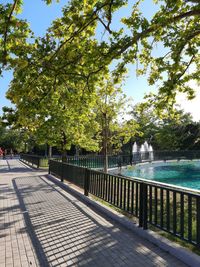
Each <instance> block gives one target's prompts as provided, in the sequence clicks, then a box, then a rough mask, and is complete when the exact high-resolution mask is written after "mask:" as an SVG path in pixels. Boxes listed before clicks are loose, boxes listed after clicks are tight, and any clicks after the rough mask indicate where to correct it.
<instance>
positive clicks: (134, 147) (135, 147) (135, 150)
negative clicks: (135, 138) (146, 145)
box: [132, 142, 138, 153]
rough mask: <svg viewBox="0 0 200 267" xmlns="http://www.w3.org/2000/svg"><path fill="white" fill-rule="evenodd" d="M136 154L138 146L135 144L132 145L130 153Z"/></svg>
mask: <svg viewBox="0 0 200 267" xmlns="http://www.w3.org/2000/svg"><path fill="white" fill-rule="evenodd" d="M136 152H138V145H137V143H136V142H135V143H134V144H133V148H132V153H136Z"/></svg>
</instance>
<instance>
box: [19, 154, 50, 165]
mask: <svg viewBox="0 0 200 267" xmlns="http://www.w3.org/2000/svg"><path fill="white" fill-rule="evenodd" d="M20 160H21V161H22V162H25V163H28V164H31V165H32V166H35V167H36V168H40V167H48V164H49V163H48V158H44V157H41V156H36V155H29V154H20Z"/></svg>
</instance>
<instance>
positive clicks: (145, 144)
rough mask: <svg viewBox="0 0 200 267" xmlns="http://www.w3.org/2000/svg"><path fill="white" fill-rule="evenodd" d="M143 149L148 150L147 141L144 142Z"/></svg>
mask: <svg viewBox="0 0 200 267" xmlns="http://www.w3.org/2000/svg"><path fill="white" fill-rule="evenodd" d="M144 151H145V152H148V151H149V145H148V143H147V141H145V142H144Z"/></svg>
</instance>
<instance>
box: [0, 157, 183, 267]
mask: <svg viewBox="0 0 200 267" xmlns="http://www.w3.org/2000/svg"><path fill="white" fill-rule="evenodd" d="M8 163H9V168H8V170H7V171H6V167H5V166H4V167H2V168H1V165H2V162H0V190H1V191H0V229H1V230H0V267H4V266H6V267H7V266H9V267H10V266H14V267H15V266H16V267H19V266H20V267H22V266H23V267H28V266H31V267H32V266H41V267H46V266H90V267H108V266H110V267H111V266H113V267H118V266H124V267H125V266H133V267H137V266H138V267H139V266H145V267H146V266H147V267H150V266H156V267H157V266H169V267H173V266H177V267H178V266H186V265H184V264H183V263H182V262H180V261H179V260H177V259H176V258H175V257H173V256H171V255H169V254H168V253H166V252H164V251H162V250H161V249H159V248H158V247H156V246H154V245H153V244H151V243H149V242H148V241H146V240H143V239H141V238H140V237H138V236H137V235H135V234H134V233H132V232H130V231H128V230H126V229H124V228H122V227H119V225H117V224H115V223H113V222H111V221H108V220H106V219H105V218H103V217H102V216H100V215H98V214H97V213H95V212H94V211H92V210H91V209H90V208H89V207H87V206H86V205H85V204H83V203H82V202H80V201H79V200H78V199H76V198H74V197H73V196H72V195H70V194H69V193H67V192H65V191H63V190H62V189H60V188H59V187H58V186H56V185H55V184H53V183H51V182H50V181H48V180H47V179H46V178H45V177H44V176H42V174H43V173H38V172H36V171H31V170H30V169H26V168H25V167H24V166H23V165H21V164H20V163H19V162H17V161H14V160H13V161H11V160H10V161H9V162H8Z"/></svg>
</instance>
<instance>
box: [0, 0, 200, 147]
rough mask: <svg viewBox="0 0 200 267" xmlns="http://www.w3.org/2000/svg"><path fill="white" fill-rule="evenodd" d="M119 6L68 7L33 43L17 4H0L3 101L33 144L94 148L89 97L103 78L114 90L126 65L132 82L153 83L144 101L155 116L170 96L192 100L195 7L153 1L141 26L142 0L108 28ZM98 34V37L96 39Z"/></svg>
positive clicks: (107, 2)
mask: <svg viewBox="0 0 200 267" xmlns="http://www.w3.org/2000/svg"><path fill="white" fill-rule="evenodd" d="M45 2H46V3H47V4H51V2H52V1H50V0H46V1H45ZM127 3H128V1H127V0H114V1H113V0H101V1H99V0H98V1H97V0H95V1H94V0H93V1H91V0H85V1H79V0H71V1H69V2H68V3H67V4H66V6H65V7H64V8H63V15H62V17H61V18H58V19H56V20H54V21H53V22H52V25H51V27H50V28H49V29H48V30H47V32H46V34H45V35H44V36H41V37H35V36H34V33H32V32H31V30H30V28H29V25H28V22H27V21H25V20H22V19H19V18H18V13H19V12H23V11H22V9H23V1H21V0H14V1H13V3H10V2H9V3H7V4H1V5H0V14H1V16H0V29H1V30H0V44H1V45H0V70H1V71H2V70H3V69H10V68H12V69H13V73H14V74H13V75H14V77H13V80H12V82H11V84H10V88H9V90H8V93H7V97H8V98H9V99H10V100H11V101H12V102H13V103H14V104H15V106H16V114H17V123H18V125H20V127H22V128H25V129H26V130H28V131H29V132H30V133H34V134H36V135H37V138H38V140H39V142H44V140H45V136H46V134H47V133H48V136H49V143H51V144H54V143H56V144H58V143H60V144H61V146H63V147H65V148H68V147H69V146H70V145H71V144H72V143H73V144H75V145H78V146H82V147H84V148H88V149H92V150H96V149H98V148H97V144H96V142H95V141H93V140H94V138H93V137H94V136H95V134H96V132H97V131H98V130H100V125H99V124H98V122H97V121H96V120H95V117H96V115H95V114H94V107H95V104H96V100H97V97H98V94H97V90H98V88H99V85H100V84H101V83H102V81H103V80H104V79H105V77H109V76H112V79H113V82H114V83H115V84H118V83H120V82H121V80H122V77H123V75H124V73H125V72H126V68H127V65H128V64H130V63H131V64H137V66H138V67H137V74H138V75H140V74H145V73H146V75H148V81H149V84H150V85H152V84H155V83H157V82H158V81H159V83H160V88H159V95H158V96H153V97H152V96H151V100H152V99H153V100H152V102H155V101H154V100H155V99H156V100H157V102H156V103H157V104H156V108H157V109H158V110H159V109H162V108H163V106H165V105H168V106H173V105H174V103H175V97H176V94H177V92H185V93H187V94H188V97H189V98H192V97H194V90H193V88H191V87H190V83H189V82H190V80H196V81H199V74H200V73H199V70H200V68H199V67H200V61H199V59H200V56H199V53H198V51H199V45H200V37H199V36H200V30H199V29H200V27H199V26H200V20H199V16H200V2H199V1H195V0H187V1H185V0H178V1H172V0H162V1H161V0H154V5H155V6H157V11H155V14H154V15H153V16H152V18H150V19H149V18H147V17H145V16H144V14H143V13H142V8H141V3H142V1H140V0H139V1H134V2H131V4H132V13H131V15H130V16H129V17H124V18H122V20H121V28H118V29H116V27H115V21H113V16H114V14H115V12H117V11H118V10H120V9H121V8H122V7H123V6H124V5H126V4H127ZM129 4H130V3H129ZM151 5H153V3H152V4H151ZM98 27H103V28H104V31H105V33H106V38H104V39H99V38H97V31H98ZM157 46H159V47H162V49H161V50H159V51H162V53H160V52H159V53H157V50H156V47H157ZM112 62H115V68H114V70H113V71H112V72H111V71H110V64H111V63H112Z"/></svg>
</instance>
